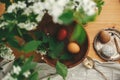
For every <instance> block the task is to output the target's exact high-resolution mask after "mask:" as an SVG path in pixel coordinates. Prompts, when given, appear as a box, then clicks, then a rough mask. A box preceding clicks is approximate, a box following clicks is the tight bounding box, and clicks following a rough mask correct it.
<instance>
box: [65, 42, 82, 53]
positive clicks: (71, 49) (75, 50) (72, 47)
mask: <svg viewBox="0 0 120 80" xmlns="http://www.w3.org/2000/svg"><path fill="white" fill-rule="evenodd" d="M67 48H68V51H69V52H70V53H72V54H77V53H79V52H80V46H79V45H78V44H77V43H76V42H70V43H69V44H68V46H67Z"/></svg>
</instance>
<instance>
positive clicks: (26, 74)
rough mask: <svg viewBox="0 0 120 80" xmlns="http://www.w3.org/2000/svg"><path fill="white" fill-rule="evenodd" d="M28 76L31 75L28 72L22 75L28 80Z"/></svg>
mask: <svg viewBox="0 0 120 80" xmlns="http://www.w3.org/2000/svg"><path fill="white" fill-rule="evenodd" d="M30 74H31V73H30V71H26V72H24V73H23V75H24V76H25V77H26V78H28V77H29V75H30Z"/></svg>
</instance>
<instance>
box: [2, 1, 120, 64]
mask: <svg viewBox="0 0 120 80" xmlns="http://www.w3.org/2000/svg"><path fill="white" fill-rule="evenodd" d="M104 1H105V4H104V7H103V9H102V12H101V14H100V15H99V16H98V17H97V18H96V20H95V21H94V22H91V23H89V24H87V26H86V27H85V29H86V31H87V33H88V36H89V39H90V47H89V52H88V56H90V57H92V58H93V59H97V60H100V61H103V60H102V59H101V58H100V57H99V56H98V55H97V54H96V52H95V51H94V48H93V40H94V37H95V35H96V34H97V33H98V32H99V31H100V30H101V29H104V28H108V27H110V28H111V27H113V26H115V28H116V29H118V30H120V1H119V0H104ZM3 6H4V5H3V4H0V15H1V14H2V13H3V12H4V9H5V8H3ZM119 62H120V60H119Z"/></svg>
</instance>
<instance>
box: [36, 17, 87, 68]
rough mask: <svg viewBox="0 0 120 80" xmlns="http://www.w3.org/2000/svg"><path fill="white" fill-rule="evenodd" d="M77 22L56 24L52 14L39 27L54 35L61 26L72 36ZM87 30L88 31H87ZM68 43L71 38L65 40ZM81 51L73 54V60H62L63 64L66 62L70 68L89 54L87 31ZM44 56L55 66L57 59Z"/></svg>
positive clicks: (45, 59) (46, 60)
mask: <svg viewBox="0 0 120 80" xmlns="http://www.w3.org/2000/svg"><path fill="white" fill-rule="evenodd" d="M75 25H76V23H74V22H73V23H72V24H70V25H67V26H66V25H59V24H55V23H53V22H52V19H51V17H50V16H45V17H44V18H43V21H42V22H41V23H40V25H39V29H38V30H41V31H44V32H45V33H46V34H47V33H50V35H52V36H53V35H54V34H55V32H56V30H57V29H59V28H62V27H63V28H65V29H66V30H67V31H68V37H67V38H69V37H70V35H71V34H72V32H73V30H74V28H75ZM85 32H86V31H85ZM65 42H66V44H65V45H67V44H68V42H69V40H67V41H65ZM80 48H81V49H80V52H79V53H78V54H71V55H72V56H73V58H72V59H71V60H62V61H61V62H62V63H63V64H65V65H66V66H67V67H68V68H71V67H74V66H76V65H78V64H79V63H81V62H82V61H83V60H84V59H85V58H86V55H87V54H88V50H89V38H88V34H87V32H86V40H85V41H84V43H83V44H82V45H80ZM42 57H44V59H43V60H44V61H45V62H46V63H47V64H49V65H51V66H53V67H55V65H56V62H57V60H55V59H51V58H50V57H49V56H42Z"/></svg>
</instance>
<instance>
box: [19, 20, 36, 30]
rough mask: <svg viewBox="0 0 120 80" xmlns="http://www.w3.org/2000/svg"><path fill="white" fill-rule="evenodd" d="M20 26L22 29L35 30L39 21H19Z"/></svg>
mask: <svg viewBox="0 0 120 80" xmlns="http://www.w3.org/2000/svg"><path fill="white" fill-rule="evenodd" d="M18 26H19V27H20V28H22V29H26V30H28V31H30V30H34V29H36V27H37V23H35V22H29V21H28V22H25V23H19V24H18Z"/></svg>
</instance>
